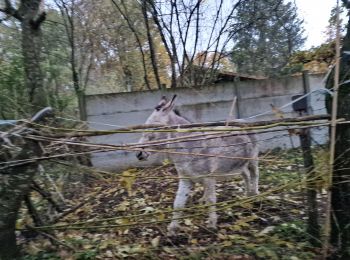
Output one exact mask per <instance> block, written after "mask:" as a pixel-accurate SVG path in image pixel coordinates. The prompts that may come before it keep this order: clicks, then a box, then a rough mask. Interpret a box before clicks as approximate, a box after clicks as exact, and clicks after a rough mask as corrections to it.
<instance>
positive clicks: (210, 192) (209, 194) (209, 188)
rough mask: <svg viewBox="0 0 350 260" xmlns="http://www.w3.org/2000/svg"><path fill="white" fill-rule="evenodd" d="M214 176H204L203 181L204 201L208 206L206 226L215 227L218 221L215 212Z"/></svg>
mask: <svg viewBox="0 0 350 260" xmlns="http://www.w3.org/2000/svg"><path fill="white" fill-rule="evenodd" d="M215 184H216V180H215V178H206V179H205V180H204V181H203V186H204V195H203V197H204V198H205V199H206V202H207V204H208V205H210V206H209V221H208V227H209V228H214V229H216V223H217V221H218V216H217V214H216V205H215V204H216V191H215Z"/></svg>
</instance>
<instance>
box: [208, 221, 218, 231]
mask: <svg viewBox="0 0 350 260" xmlns="http://www.w3.org/2000/svg"><path fill="white" fill-rule="evenodd" d="M216 222H217V221H216V220H209V221H208V223H207V228H208V229H211V230H216V229H217V227H216Z"/></svg>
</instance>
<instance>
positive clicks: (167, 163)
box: [163, 159, 171, 166]
mask: <svg viewBox="0 0 350 260" xmlns="http://www.w3.org/2000/svg"><path fill="white" fill-rule="evenodd" d="M170 163H171V162H170V160H169V159H164V161H163V165H164V166H167V165H169V164H170Z"/></svg>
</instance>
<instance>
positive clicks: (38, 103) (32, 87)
mask: <svg viewBox="0 0 350 260" xmlns="http://www.w3.org/2000/svg"><path fill="white" fill-rule="evenodd" d="M28 2H29V3H28ZM40 2H41V1H40V0H32V1H26V3H24V4H23V6H24V9H25V10H23V13H24V15H23V18H22V21H21V28H22V53H23V64H24V69H25V75H26V81H25V84H26V89H27V90H28V93H29V102H30V103H31V104H32V105H33V110H32V112H36V111H38V110H40V109H41V108H44V107H46V106H47V105H48V99H47V95H46V91H45V88H44V84H43V75H42V72H41V66H40V62H41V58H40V54H41V47H42V44H41V35H42V34H41V29H40V24H41V23H42V21H44V19H45V13H43V14H41V15H39V16H38V12H39V5H40Z"/></svg>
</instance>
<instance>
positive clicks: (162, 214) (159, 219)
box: [157, 212, 165, 221]
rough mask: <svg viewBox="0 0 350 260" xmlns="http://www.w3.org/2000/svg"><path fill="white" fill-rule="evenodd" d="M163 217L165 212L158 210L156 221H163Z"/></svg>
mask: <svg viewBox="0 0 350 260" xmlns="http://www.w3.org/2000/svg"><path fill="white" fill-rule="evenodd" d="M164 219H165V214H164V213H163V212H159V214H158V215H157V220H158V221H163V220H164Z"/></svg>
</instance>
